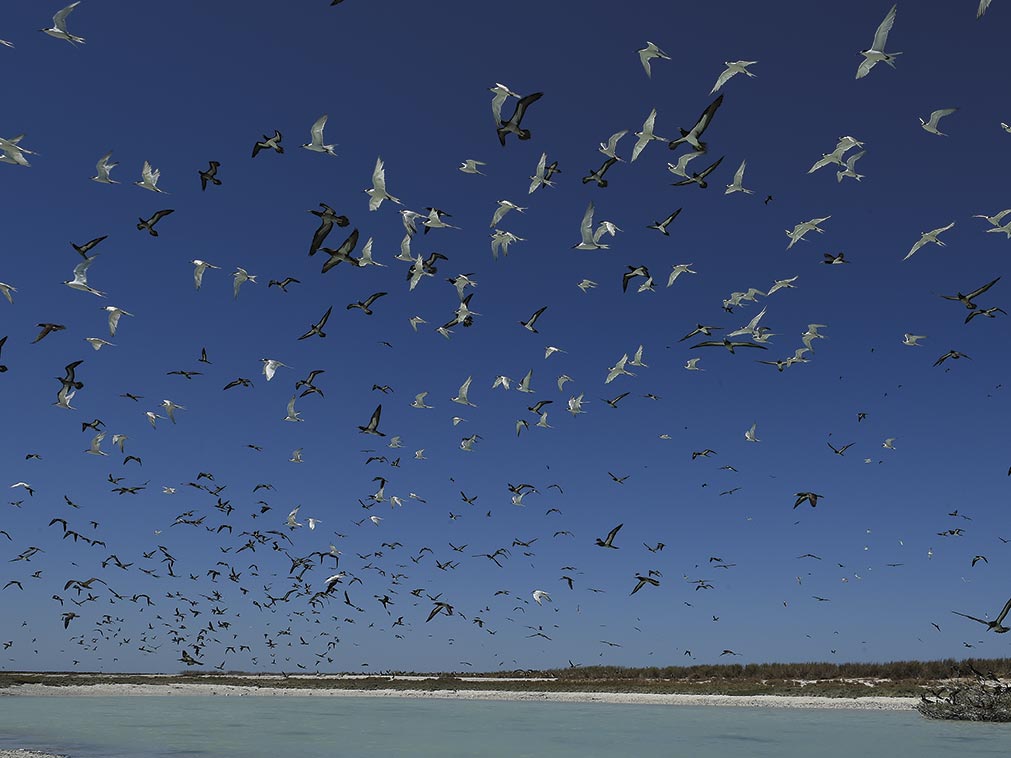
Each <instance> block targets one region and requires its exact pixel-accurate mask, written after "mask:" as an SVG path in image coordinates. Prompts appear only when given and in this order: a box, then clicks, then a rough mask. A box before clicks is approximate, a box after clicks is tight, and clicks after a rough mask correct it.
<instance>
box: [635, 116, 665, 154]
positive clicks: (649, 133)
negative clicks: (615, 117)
mask: <svg viewBox="0 0 1011 758" xmlns="http://www.w3.org/2000/svg"><path fill="white" fill-rule="evenodd" d="M655 122H656V108H654V109H653V110H651V111H650V112H649V115H648V116H647V117H646V120H645V121H644V122H643V124H642V131H641V132H636V133H635V136H636V137H638V138H639V139H638V140H637V141H636V143H635V147H633V148H632V161H633V162H634V161H635V159H636V158H638V157H639V154H640V153H641V152H642V151H643V150H644V149H645V148H646V145H648V144H649V143H650V142H652V141H654V140H655V141H657V142H668V139H667V138H666V137H660V136H657V135H656V134H654V133H653V124H654V123H655Z"/></svg>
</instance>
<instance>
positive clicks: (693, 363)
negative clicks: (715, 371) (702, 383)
mask: <svg viewBox="0 0 1011 758" xmlns="http://www.w3.org/2000/svg"><path fill="white" fill-rule="evenodd" d="M701 360H702V359H701V358H689V359H688V360H687V361H685V368H686V369H688V370H689V371H705V369H704V368H699V361H701Z"/></svg>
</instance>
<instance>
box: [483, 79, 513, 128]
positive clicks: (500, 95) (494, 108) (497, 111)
mask: <svg viewBox="0 0 1011 758" xmlns="http://www.w3.org/2000/svg"><path fill="white" fill-rule="evenodd" d="M488 91H489V92H491V93H492V94H493V95H495V97H493V98H492V99H491V115H492V116H493V117H494V119H495V126H496V127H499V126H502V106H503V104H504V103H505V101H506V98H509V97H515V98H519V95H518V94H517V93H515V92H513V91H512V90H511V89H509V87H507V86H506V85H504V84H501V83H499V82H496V83H495V86H494V87H489V88H488Z"/></svg>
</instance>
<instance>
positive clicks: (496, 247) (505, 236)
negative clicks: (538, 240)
mask: <svg viewBox="0 0 1011 758" xmlns="http://www.w3.org/2000/svg"><path fill="white" fill-rule="evenodd" d="M524 239H525V237H517V236H516V235H515V234H513V233H512V232H506V231H503V230H502V229H496V230H495V231H494V232H492V234H491V255H492V258H494V259H495V260H498V254H499V252H500V251H501V253H502V255H505V256H508V255H509V245H511V244H512V243H513V242H523V241H524Z"/></svg>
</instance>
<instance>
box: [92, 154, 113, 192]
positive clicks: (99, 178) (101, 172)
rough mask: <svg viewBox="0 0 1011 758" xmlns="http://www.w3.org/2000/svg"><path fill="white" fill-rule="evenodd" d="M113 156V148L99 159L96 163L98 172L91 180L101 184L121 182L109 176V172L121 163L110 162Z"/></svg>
mask: <svg viewBox="0 0 1011 758" xmlns="http://www.w3.org/2000/svg"><path fill="white" fill-rule="evenodd" d="M111 157H112V150H110V151H109V152H107V153H106V154H105V155H103V156H102V157H101V158H99V159H98V163H97V164H95V171H96V174H95V176H93V177H91V181H93V182H98V183H99V184H119V182H117V181H116V180H115V179H112V178H111V177H110V176H109V172H110V171H112V170H113V169H114V168H116V166H118V165H119V164H118V163H110V162H109V159H110V158H111Z"/></svg>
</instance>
